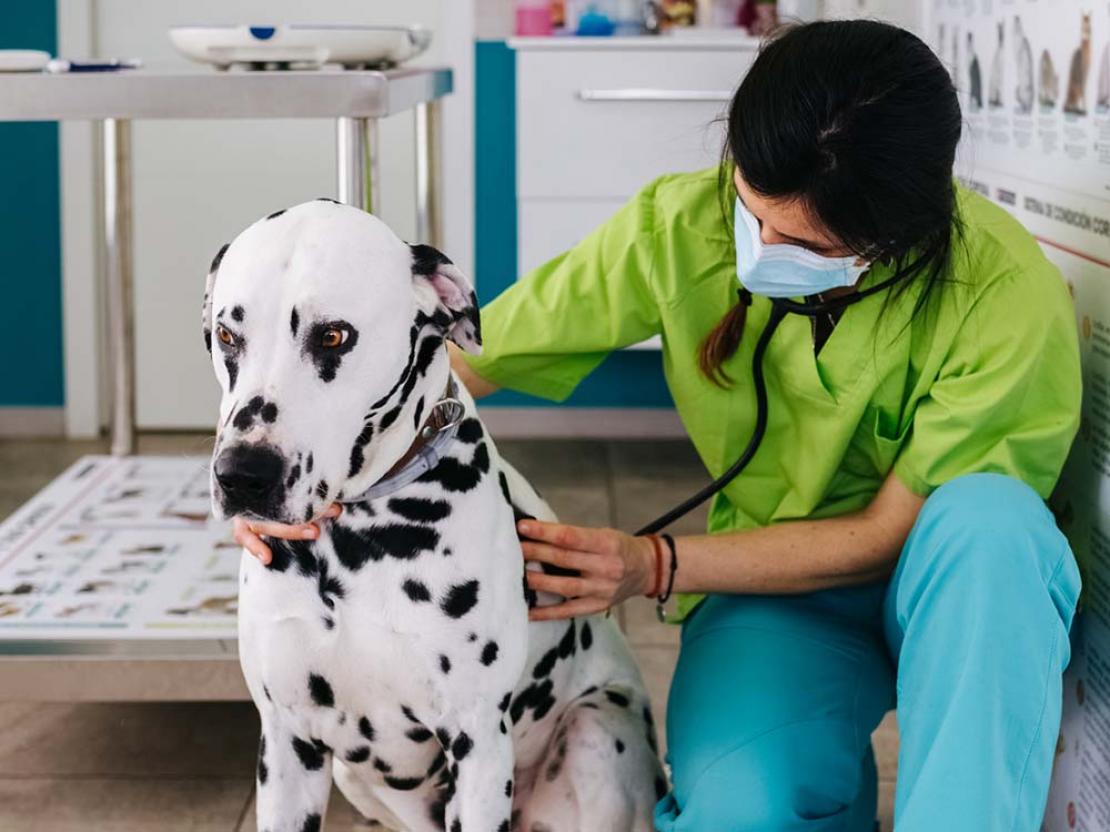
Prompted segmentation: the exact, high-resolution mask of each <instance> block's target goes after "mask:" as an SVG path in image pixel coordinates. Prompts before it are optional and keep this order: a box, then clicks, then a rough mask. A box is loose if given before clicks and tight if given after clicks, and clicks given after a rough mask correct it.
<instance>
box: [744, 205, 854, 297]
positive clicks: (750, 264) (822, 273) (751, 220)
mask: <svg viewBox="0 0 1110 832" xmlns="http://www.w3.org/2000/svg"><path fill="white" fill-rule="evenodd" d="M734 222H735V225H736V231H735V233H736V276H737V277H738V278H740V282H741V283H742V284H743V286H744V288H745V289H747V290H748V291H749V292H751V293H752V294H753V295H764V296H765V297H770V298H793V297H802V296H805V295H817V294H820V293H821V292H827V291H829V290H830V289H838V288H841V287H844V286H855V285H856V282H857V281H858V280H859V277H860V275H861V274H863V273H864V272H865V271H867V269H868V267H869V265H868V264H866V263H865V264H863V265H857V264H856V261H857V260H858V259H859V258H858V257H855V256H854V255H850V256H848V257H822V256H821V255H820V254H817V253H815V252H812V251H810V250H809V249H807V248H802V247H801V246H794V245H789V244H786V243H775V244H767V243H764V242H763V240H762V239H761V238H760V236H759V220H757V219H756V218H755V216H754V215H753V214H752V212H751V211H749V210H748V209H747V208H746V207H745V206H744V203H743V202H741V201H740V199H739V198H737V200H736V216H735V220H734Z"/></svg>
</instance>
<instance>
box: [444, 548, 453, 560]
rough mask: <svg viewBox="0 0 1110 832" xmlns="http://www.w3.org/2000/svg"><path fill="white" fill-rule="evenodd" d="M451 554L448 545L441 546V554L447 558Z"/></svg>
mask: <svg viewBox="0 0 1110 832" xmlns="http://www.w3.org/2000/svg"><path fill="white" fill-rule="evenodd" d="M451 554H452V552H451V547H450V546H444V547H443V556H444V557H445V558H449V557H451Z"/></svg>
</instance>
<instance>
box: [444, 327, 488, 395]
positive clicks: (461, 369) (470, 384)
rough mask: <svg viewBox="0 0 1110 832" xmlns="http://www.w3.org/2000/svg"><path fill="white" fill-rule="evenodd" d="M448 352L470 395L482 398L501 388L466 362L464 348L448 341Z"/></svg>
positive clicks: (452, 365)
mask: <svg viewBox="0 0 1110 832" xmlns="http://www.w3.org/2000/svg"><path fill="white" fill-rule="evenodd" d="M447 354H448V355H449V356H450V357H451V369H452V370H454V371H455V375H457V376H458V377H459V381H461V382H462V383H463V384H464V385H466V389H467V390H469V391H470V395H471V396H473V397H474V398H475V399H480V398H482V397H483V396H488V395H489V394H490V393H496V392H497V390H498V389H499V388H498V387H497V385H496V384H494V383H493V382H490V381H486V380H485V379H484V378H482V377H481V376H480V375H478V374H477V373H476V372H474V371H473V370H472V369H470V365H469V364H467V363H466V360H465V359H464V358H463V356H462V350H460V349H459V348H458V347H456V346H455V345H454V344H452V343H451V342H450V341H448V342H447Z"/></svg>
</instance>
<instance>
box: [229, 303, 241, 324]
mask: <svg viewBox="0 0 1110 832" xmlns="http://www.w3.org/2000/svg"><path fill="white" fill-rule="evenodd" d="M231 320H233V321H236V322H238V323H242V321H243V307H242V306H233V307H232V308H231Z"/></svg>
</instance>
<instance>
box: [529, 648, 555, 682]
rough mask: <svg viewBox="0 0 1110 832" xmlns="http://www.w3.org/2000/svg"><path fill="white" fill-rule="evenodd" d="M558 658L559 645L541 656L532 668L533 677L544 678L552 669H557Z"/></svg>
mask: <svg viewBox="0 0 1110 832" xmlns="http://www.w3.org/2000/svg"><path fill="white" fill-rule="evenodd" d="M558 660H559V648H558V647H557V646H556V647H552V648H551V649H550V650H548V651H547V652H546V653H544V654H543V656H541V657H540V660H539V661H538V662H536V666H535V667H533V668H532V678H533V679H542V678H543V677H544V676H547V675H548V674H550V673H551V671H552V670H554V669H555V662H557V661H558Z"/></svg>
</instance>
